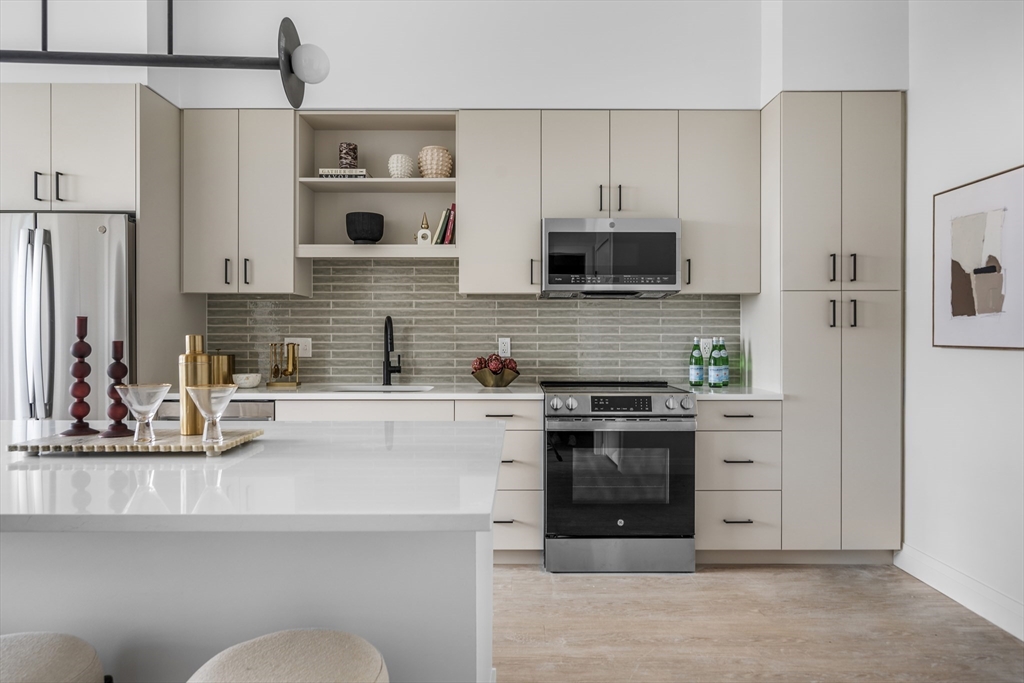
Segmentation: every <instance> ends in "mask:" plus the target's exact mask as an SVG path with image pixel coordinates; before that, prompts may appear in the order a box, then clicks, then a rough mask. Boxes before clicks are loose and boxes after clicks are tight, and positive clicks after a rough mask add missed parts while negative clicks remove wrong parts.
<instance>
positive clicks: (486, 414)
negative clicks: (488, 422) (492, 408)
mask: <svg viewBox="0 0 1024 683" xmlns="http://www.w3.org/2000/svg"><path fill="white" fill-rule="evenodd" d="M484 417H515V415H491V414H490V413H484Z"/></svg>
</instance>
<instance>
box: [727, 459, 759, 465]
mask: <svg viewBox="0 0 1024 683" xmlns="http://www.w3.org/2000/svg"><path fill="white" fill-rule="evenodd" d="M722 462H727V463H729V464H730V465H753V464H754V461H753V460H723V461H722Z"/></svg>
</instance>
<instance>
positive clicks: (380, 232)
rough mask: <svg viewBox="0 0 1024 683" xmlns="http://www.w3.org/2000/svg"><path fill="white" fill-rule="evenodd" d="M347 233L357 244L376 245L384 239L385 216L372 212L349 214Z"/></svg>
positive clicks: (346, 217)
mask: <svg viewBox="0 0 1024 683" xmlns="http://www.w3.org/2000/svg"><path fill="white" fill-rule="evenodd" d="M345 231H346V232H347V233H348V238H349V239H350V240H352V241H353V242H354V243H355V244H376V243H377V242H380V240H381V238H382V237H384V215H383V214H379V213H373V212H372V211H352V212H351V213H347V214H345Z"/></svg>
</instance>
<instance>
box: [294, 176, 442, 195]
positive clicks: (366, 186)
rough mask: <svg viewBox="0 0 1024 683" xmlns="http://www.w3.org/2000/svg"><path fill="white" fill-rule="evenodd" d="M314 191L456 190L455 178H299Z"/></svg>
mask: <svg viewBox="0 0 1024 683" xmlns="http://www.w3.org/2000/svg"><path fill="white" fill-rule="evenodd" d="M299 183H300V184H302V185H303V186H305V187H308V188H309V189H311V190H313V192H455V178H299Z"/></svg>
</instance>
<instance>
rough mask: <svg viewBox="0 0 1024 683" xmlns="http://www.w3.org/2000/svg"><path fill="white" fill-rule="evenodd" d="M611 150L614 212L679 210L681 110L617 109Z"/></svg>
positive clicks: (641, 214)
mask: <svg viewBox="0 0 1024 683" xmlns="http://www.w3.org/2000/svg"><path fill="white" fill-rule="evenodd" d="M610 155H611V166H610V168H611V176H610V177H611V182H610V183H609V184H610V186H611V202H610V203H611V215H612V217H616V218H675V217H676V216H678V215H679V167H678V163H679V112H677V111H618V110H616V111H612V112H611V148H610ZM755 188H756V186H755Z"/></svg>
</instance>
